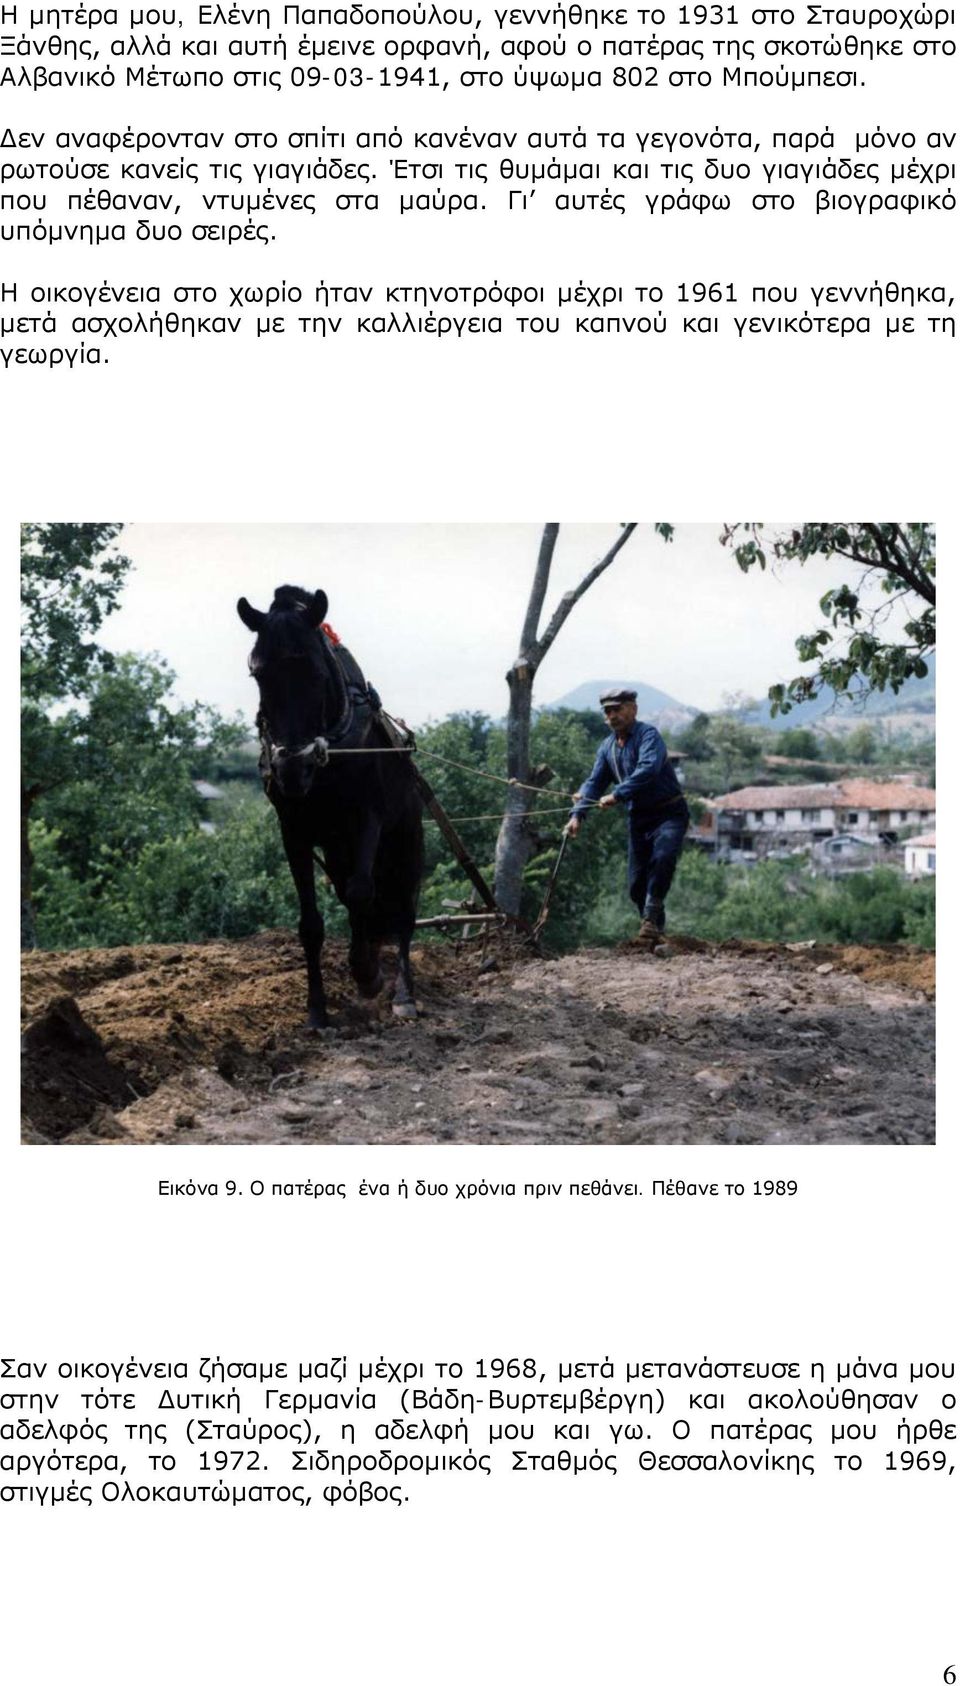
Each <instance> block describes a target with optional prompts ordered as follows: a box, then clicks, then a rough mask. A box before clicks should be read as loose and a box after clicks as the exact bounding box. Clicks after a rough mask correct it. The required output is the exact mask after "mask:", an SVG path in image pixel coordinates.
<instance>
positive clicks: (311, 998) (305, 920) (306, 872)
mask: <svg viewBox="0 0 960 1686" xmlns="http://www.w3.org/2000/svg"><path fill="white" fill-rule="evenodd" d="M282 836H283V847H284V850H285V851H286V856H287V860H288V862H289V865H290V871H291V873H292V874H293V882H294V884H295V885H296V890H297V899H298V901H299V903H300V925H299V932H300V941H301V943H302V944H303V955H304V959H305V960H306V963H307V1024H308V1025H309V1027H310V1029H311V1030H323V1029H325V1028H326V1025H327V1023H328V1022H329V1021H328V1019H327V1001H326V996H325V994H324V989H323V973H322V971H321V969H320V954H321V950H322V948H323V935H324V924H323V914H322V913H321V912H320V909H319V908H318V906H317V888H316V882H315V880H314V872H313V845H312V844H311V843H309V842H304V840H303V839H302V838H300V837H298V836H296V834H292V833H290V832H288V831H285V830H283V831H282Z"/></svg>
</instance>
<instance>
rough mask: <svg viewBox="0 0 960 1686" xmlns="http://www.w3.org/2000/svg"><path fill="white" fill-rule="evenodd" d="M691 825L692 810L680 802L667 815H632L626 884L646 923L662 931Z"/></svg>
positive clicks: (669, 809) (668, 810) (630, 819)
mask: <svg viewBox="0 0 960 1686" xmlns="http://www.w3.org/2000/svg"><path fill="white" fill-rule="evenodd" d="M689 824H690V810H689V808H688V807H687V804H686V803H685V802H678V803H676V805H675V806H674V807H673V808H668V809H667V811H666V813H663V812H661V813H660V814H659V815H657V814H652V815H651V814H647V815H644V814H631V815H630V817H629V833H628V844H627V884H628V887H629V891H630V899H631V901H634V902H636V904H637V907H638V908H639V910H640V912H641V913H642V915H643V917H644V918H645V919H650V920H652V921H653V923H654V924H655V925H656V926H657V929H658V930H660V931H662V930H663V927H664V923H665V914H664V911H663V904H664V901H665V899H666V894H667V891H668V890H669V888H670V885H671V884H672V883H673V875H674V873H675V872H676V870H677V861H678V860H679V858H680V850H681V849H682V847H683V839H684V836H685V833H686V830H687V827H688V825H689Z"/></svg>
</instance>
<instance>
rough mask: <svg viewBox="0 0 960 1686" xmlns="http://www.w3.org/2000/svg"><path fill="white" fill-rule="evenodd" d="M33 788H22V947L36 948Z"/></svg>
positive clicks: (34, 797) (34, 796) (35, 793)
mask: <svg viewBox="0 0 960 1686" xmlns="http://www.w3.org/2000/svg"><path fill="white" fill-rule="evenodd" d="M36 795H37V792H36V790H35V789H33V788H29V789H25V788H24V787H23V786H22V785H21V787H20V947H21V948H36V946H37V927H36V921H35V919H34V914H33V851H32V850H31V848H30V810H31V808H32V807H33V804H34V801H35V800H36Z"/></svg>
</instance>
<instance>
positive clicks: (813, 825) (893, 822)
mask: <svg viewBox="0 0 960 1686" xmlns="http://www.w3.org/2000/svg"><path fill="white" fill-rule="evenodd" d="M936 806H937V795H936V791H934V790H930V789H928V788H927V787H926V786H923V785H916V784H913V783H907V782H906V781H904V780H903V779H899V778H892V779H887V780H885V781H883V782H880V781H879V780H873V779H865V778H855V779H838V780H836V781H835V782H834V783H832V784H805V785H791V784H788V785H749V786H748V787H747V788H746V789H744V790H732V791H730V793H729V794H728V795H727V796H718V797H715V798H714V800H713V801H712V802H711V803H710V805H709V808H710V811H711V812H712V823H711V825H710V826H709V827H707V828H706V833H712V834H713V842H712V847H713V848H715V850H716V852H717V854H718V855H720V856H722V855H727V854H729V853H731V852H733V853H736V854H739V853H748V854H756V855H766V854H769V853H770V852H771V851H772V850H785V849H812V848H814V847H817V846H825V845H827V844H828V843H830V842H835V841H836V840H837V839H838V838H843V837H846V838H849V839H851V840H852V839H857V840H859V842H861V843H868V844H872V845H873V846H874V847H875V848H876V850H877V852H878V853H879V852H880V851H881V850H882V848H883V847H884V846H887V847H889V846H892V845H893V844H895V843H896V842H897V833H898V832H899V831H900V830H901V829H902V828H904V827H908V826H916V827H918V828H919V827H921V826H928V827H929V826H931V825H932V824H933V823H934V821H935V819H936ZM706 833H705V835H704V836H703V837H702V838H700V839H698V841H702V842H708V837H707V835H706ZM708 846H710V844H709V843H708ZM853 852H854V851H849V850H847V849H844V851H843V853H844V854H847V853H853Z"/></svg>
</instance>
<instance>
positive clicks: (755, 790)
mask: <svg viewBox="0 0 960 1686" xmlns="http://www.w3.org/2000/svg"><path fill="white" fill-rule="evenodd" d="M936 806H937V793H936V791H935V790H929V789H927V788H926V787H925V786H923V787H921V786H919V785H909V784H896V783H891V782H888V783H886V784H879V783H875V782H874V781H873V780H872V779H838V780H837V782H836V783H835V784H780V785H776V784H758V785H747V786H746V788H745V789H744V790H731V791H730V793H729V795H727V796H718V797H716V798H715V799H714V802H713V807H715V808H720V809H725V810H732V811H734V812H738V811H739V810H740V809H745V808H754V809H756V810H757V811H758V812H759V810H760V809H761V808H764V809H769V808H872V809H879V810H880V811H881V812H883V811H885V810H889V809H891V808H892V809H895V810H899V811H900V812H903V811H904V810H908V809H910V808H914V809H919V810H920V812H922V813H932V812H933V811H934V810H935V808H936Z"/></svg>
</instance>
